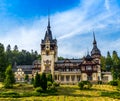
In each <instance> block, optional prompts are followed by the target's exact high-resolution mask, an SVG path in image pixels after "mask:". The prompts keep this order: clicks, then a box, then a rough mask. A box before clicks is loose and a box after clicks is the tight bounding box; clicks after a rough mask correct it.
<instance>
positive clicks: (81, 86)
mask: <svg viewBox="0 0 120 101" xmlns="http://www.w3.org/2000/svg"><path fill="white" fill-rule="evenodd" d="M78 86H79V88H80V89H81V90H82V89H83V88H84V83H83V82H79V83H78Z"/></svg>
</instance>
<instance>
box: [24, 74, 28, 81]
mask: <svg viewBox="0 0 120 101" xmlns="http://www.w3.org/2000/svg"><path fill="white" fill-rule="evenodd" d="M25 80H26V81H27V82H28V81H29V76H28V74H26V75H25Z"/></svg>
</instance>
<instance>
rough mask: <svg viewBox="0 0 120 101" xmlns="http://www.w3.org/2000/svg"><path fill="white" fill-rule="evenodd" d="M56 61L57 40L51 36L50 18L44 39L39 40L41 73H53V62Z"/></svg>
mask: <svg viewBox="0 0 120 101" xmlns="http://www.w3.org/2000/svg"><path fill="white" fill-rule="evenodd" d="M56 61H57V40H56V39H53V38H52V31H51V29H50V18H49V17H48V26H47V30H46V33H45V37H44V39H43V40H42V41H41V73H43V72H45V73H51V74H52V75H54V64H55V62H56Z"/></svg>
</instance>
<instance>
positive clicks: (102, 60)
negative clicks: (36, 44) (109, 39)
mask: <svg viewBox="0 0 120 101" xmlns="http://www.w3.org/2000/svg"><path fill="white" fill-rule="evenodd" d="M101 68H102V70H103V71H105V70H106V59H105V57H104V56H101Z"/></svg>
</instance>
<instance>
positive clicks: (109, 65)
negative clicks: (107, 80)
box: [106, 51, 113, 71]
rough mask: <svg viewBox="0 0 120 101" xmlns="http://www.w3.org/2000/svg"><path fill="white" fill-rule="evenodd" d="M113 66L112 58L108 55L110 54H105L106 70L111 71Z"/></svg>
mask: <svg viewBox="0 0 120 101" xmlns="http://www.w3.org/2000/svg"><path fill="white" fill-rule="evenodd" d="M112 65H113V61H112V57H111V55H110V52H109V51H108V52H107V57H106V70H107V71H111V67H112Z"/></svg>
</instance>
